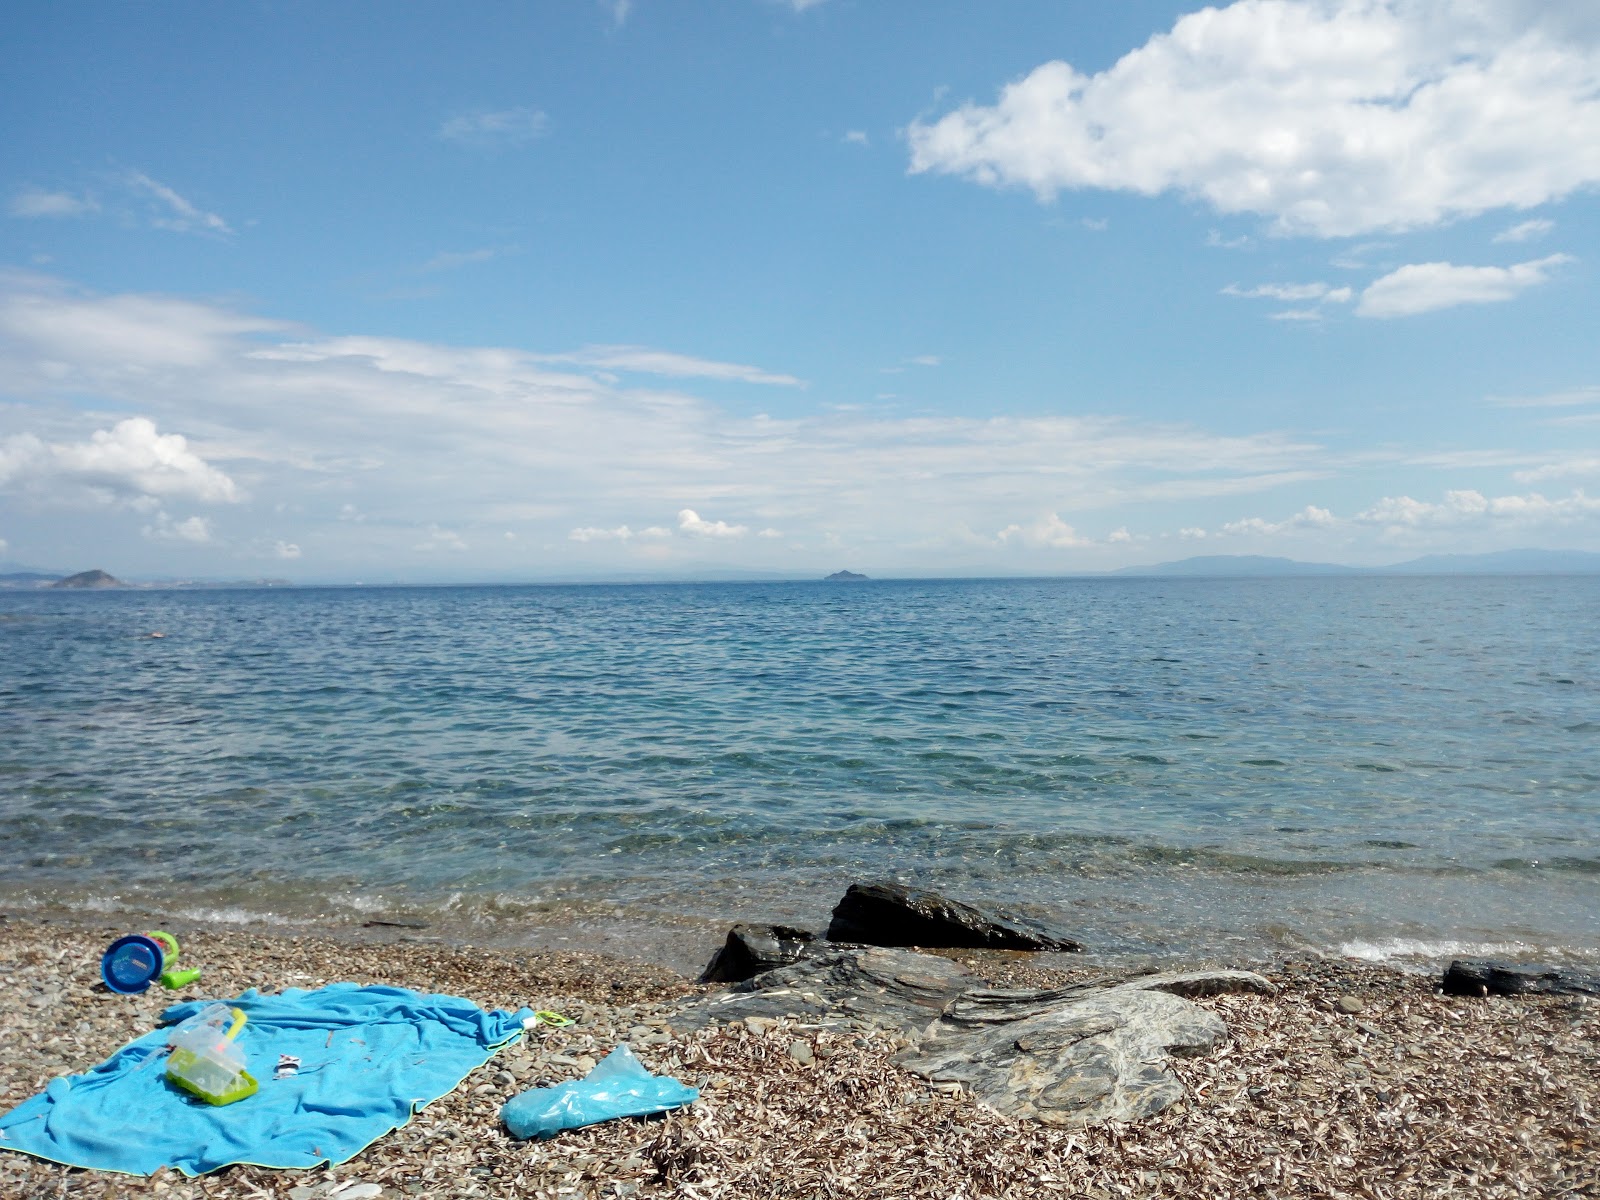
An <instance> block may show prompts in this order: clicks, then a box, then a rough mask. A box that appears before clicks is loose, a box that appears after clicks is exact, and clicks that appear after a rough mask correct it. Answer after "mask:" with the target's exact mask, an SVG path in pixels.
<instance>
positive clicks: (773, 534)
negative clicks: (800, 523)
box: [756, 529, 783, 539]
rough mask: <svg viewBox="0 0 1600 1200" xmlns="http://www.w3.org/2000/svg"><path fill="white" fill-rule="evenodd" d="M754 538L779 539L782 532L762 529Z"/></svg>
mask: <svg viewBox="0 0 1600 1200" xmlns="http://www.w3.org/2000/svg"><path fill="white" fill-rule="evenodd" d="M756 536H757V537H759V538H769V539H772V538H781V537H782V536H783V530H781V529H763V530H762V531H761V532H760V533H758V534H756Z"/></svg>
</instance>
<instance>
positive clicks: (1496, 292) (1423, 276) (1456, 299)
mask: <svg viewBox="0 0 1600 1200" xmlns="http://www.w3.org/2000/svg"><path fill="white" fill-rule="evenodd" d="M1572 261H1573V260H1572V256H1571V255H1570V254H1552V255H1549V256H1548V257H1546V258H1539V259H1535V260H1533V261H1532V262H1525V263H1517V264H1516V265H1515V266H1510V267H1458V266H1456V265H1455V264H1454V263H1447V262H1431V263H1412V264H1410V265H1408V266H1404V267H1401V268H1400V269H1399V270H1396V271H1391V272H1389V274H1387V275H1385V276H1383V278H1381V279H1378V280H1376V281H1375V282H1373V283H1371V284H1369V285H1368V287H1367V289H1366V290H1365V291H1364V292H1362V293H1361V303H1360V304H1358V305H1356V315H1357V316H1359V317H1379V318H1384V317H1412V316H1416V315H1417V314H1419V313H1426V312H1434V311H1436V310H1438V309H1441V308H1453V307H1455V306H1456V305H1458V304H1493V303H1497V302H1499V301H1502V300H1512V299H1515V298H1516V297H1517V296H1519V295H1520V294H1521V293H1523V292H1525V291H1527V290H1528V289H1529V288H1531V287H1537V286H1538V285H1539V284H1541V283H1544V282H1545V281H1547V280H1548V279H1549V278H1550V272H1551V271H1552V270H1553V269H1554V268H1556V267H1559V266H1561V265H1562V264H1563V263H1569V262H1572Z"/></svg>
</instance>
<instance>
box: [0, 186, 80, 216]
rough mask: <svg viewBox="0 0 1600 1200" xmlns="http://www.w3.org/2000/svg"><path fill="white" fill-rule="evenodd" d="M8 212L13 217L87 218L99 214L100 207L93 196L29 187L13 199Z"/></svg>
mask: <svg viewBox="0 0 1600 1200" xmlns="http://www.w3.org/2000/svg"><path fill="white" fill-rule="evenodd" d="M6 211H7V212H9V213H10V214H11V215H12V216H13V217H85V216H89V215H90V214H92V213H96V212H99V211H100V205H99V203H98V202H97V201H96V200H95V199H94V198H93V197H92V196H87V195H84V196H78V195H74V194H73V193H71V192H52V191H46V190H45V189H44V188H35V187H27V188H23V189H22V190H21V191H20V192H18V193H17V194H16V195H14V196H13V197H11V203H10V204H9V205H7V207H6Z"/></svg>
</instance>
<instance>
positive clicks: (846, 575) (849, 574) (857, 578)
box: [823, 571, 866, 583]
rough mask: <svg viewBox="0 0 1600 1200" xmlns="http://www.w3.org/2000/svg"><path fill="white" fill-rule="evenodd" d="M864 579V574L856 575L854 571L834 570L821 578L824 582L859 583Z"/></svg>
mask: <svg viewBox="0 0 1600 1200" xmlns="http://www.w3.org/2000/svg"><path fill="white" fill-rule="evenodd" d="M864 579H866V576H865V575H857V574H856V573H855V572H854V571H835V572H834V573H833V574H832V575H829V576H828V577H827V578H826V579H824V580H823V582H824V583H860V582H861V581H862V580H864Z"/></svg>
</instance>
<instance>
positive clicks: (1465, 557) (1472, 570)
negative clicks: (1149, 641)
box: [1110, 550, 1600, 578]
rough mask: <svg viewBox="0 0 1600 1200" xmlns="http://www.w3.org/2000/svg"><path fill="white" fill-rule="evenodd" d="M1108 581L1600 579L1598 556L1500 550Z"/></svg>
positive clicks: (1167, 569) (1256, 564)
mask: <svg viewBox="0 0 1600 1200" xmlns="http://www.w3.org/2000/svg"><path fill="white" fill-rule="evenodd" d="M1110 573H1111V574H1112V575H1165V576H1192V577H1199V576H1210V577H1213V578H1216V577H1228V578H1243V577H1259V576H1284V575H1600V554H1594V553H1591V552H1589V551H1587V550H1498V551H1495V552H1493V553H1491V554H1427V555H1424V556H1423V557H1421V558H1412V559H1408V560H1406V561H1405V562H1399V563H1394V564H1393V565H1391V566H1387V567H1346V566H1341V565H1340V564H1338V563H1311V562H1297V561H1296V560H1294V559H1292V558H1269V557H1266V556H1263V555H1260V554H1203V555H1200V556H1198V557H1195V558H1184V559H1179V560H1178V561H1177V562H1167V563H1155V564H1154V565H1152V566H1147V567H1123V568H1122V569H1121V570H1119V571H1112V572H1110Z"/></svg>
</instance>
